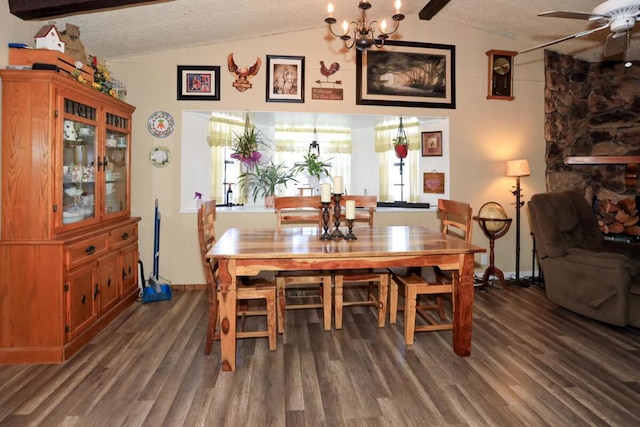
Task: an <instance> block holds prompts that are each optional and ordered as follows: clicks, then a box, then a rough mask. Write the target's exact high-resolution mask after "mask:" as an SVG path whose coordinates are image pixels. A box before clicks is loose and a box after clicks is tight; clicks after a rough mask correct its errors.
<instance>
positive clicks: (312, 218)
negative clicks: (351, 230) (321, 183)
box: [274, 196, 331, 333]
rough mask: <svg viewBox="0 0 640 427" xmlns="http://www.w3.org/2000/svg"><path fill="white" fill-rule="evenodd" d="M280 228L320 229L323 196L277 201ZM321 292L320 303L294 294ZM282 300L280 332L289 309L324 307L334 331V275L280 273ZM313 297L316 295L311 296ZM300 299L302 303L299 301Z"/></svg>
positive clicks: (325, 318)
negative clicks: (304, 227)
mask: <svg viewBox="0 0 640 427" xmlns="http://www.w3.org/2000/svg"><path fill="white" fill-rule="evenodd" d="M274 208H275V213H276V223H277V229H278V230H280V229H281V228H282V227H283V226H291V225H294V226H295V225H297V226H312V227H317V228H318V229H320V226H321V224H322V210H321V209H320V196H280V197H276V198H275V200H274ZM309 289H311V290H317V293H318V295H317V297H318V298H319V299H320V302H309V298H307V296H306V295H305V296H303V297H302V298H294V297H293V296H292V295H291V294H292V292H293V291H296V292H300V291H302V292H304V291H306V290H309ZM276 291H277V297H278V309H277V312H278V332H280V333H284V330H285V312H286V310H302V309H317V308H322V317H323V326H324V329H325V330H326V331H329V330H331V272H330V271H324V270H315V271H279V272H277V273H276ZM311 298H313V296H312V297H311ZM296 300H299V301H298V302H296Z"/></svg>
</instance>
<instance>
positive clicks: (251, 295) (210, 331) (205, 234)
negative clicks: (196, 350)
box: [198, 200, 276, 354]
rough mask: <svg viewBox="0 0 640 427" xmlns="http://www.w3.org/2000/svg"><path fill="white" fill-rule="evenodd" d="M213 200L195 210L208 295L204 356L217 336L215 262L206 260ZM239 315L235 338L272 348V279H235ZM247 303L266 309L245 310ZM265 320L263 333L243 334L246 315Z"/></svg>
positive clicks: (211, 233)
mask: <svg viewBox="0 0 640 427" xmlns="http://www.w3.org/2000/svg"><path fill="white" fill-rule="evenodd" d="M215 216H216V202H215V200H211V201H207V202H203V203H202V206H201V207H200V209H199V210H198V237H199V241H200V255H201V257H202V264H203V267H204V274H205V277H206V279H207V290H208V292H209V322H208V326H207V338H206V342H205V346H204V354H210V353H211V348H212V347H213V341H214V340H215V339H217V338H219V337H220V334H219V333H217V332H216V330H217V326H218V320H219V319H218V299H219V293H218V263H217V261H216V260H215V259H210V258H207V252H208V251H209V249H211V247H212V246H213V245H214V244H215V242H216V234H215V225H214V223H215ZM236 297H237V299H238V303H239V304H238V307H239V308H238V310H237V313H238V315H239V316H242V319H243V320H242V322H240V324H241V330H240V331H239V332H237V337H238V338H258V337H267V338H269V349H270V350H271V351H273V350H275V349H276V287H275V286H274V284H273V280H271V281H269V280H267V279H265V278H264V277H259V276H256V277H251V278H249V277H238V278H237V287H236ZM247 300H264V301H265V304H266V310H254V309H249V304H248V303H247ZM265 315H266V317H267V330H266V331H244V323H245V322H244V320H245V319H246V316H265Z"/></svg>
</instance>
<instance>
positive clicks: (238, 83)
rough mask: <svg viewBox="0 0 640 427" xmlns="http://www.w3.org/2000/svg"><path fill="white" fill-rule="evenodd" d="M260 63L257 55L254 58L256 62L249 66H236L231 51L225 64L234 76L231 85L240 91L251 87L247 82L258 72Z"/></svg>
mask: <svg viewBox="0 0 640 427" xmlns="http://www.w3.org/2000/svg"><path fill="white" fill-rule="evenodd" d="M261 65H262V61H261V60H260V57H258V58H256V63H255V64H253V65H252V66H251V67H249V68H247V67H246V66H243V67H238V65H237V64H236V62H235V61H234V60H233V53H230V54H229V56H228V57H227V66H228V68H229V72H230V73H231V74H233V75H234V76H235V77H236V80H235V81H234V82H233V87H235V88H236V89H238V90H239V91H240V92H244V91H245V90H247V89H251V87H252V85H251V83H249V80H250V79H252V78H254V77H255V76H256V75H257V74H258V71H260V66H261Z"/></svg>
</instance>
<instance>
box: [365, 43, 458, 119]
mask: <svg viewBox="0 0 640 427" xmlns="http://www.w3.org/2000/svg"><path fill="white" fill-rule="evenodd" d="M455 56H456V50H455V46H453V45H444V44H433V43H418V42H402V41H395V40H387V41H386V42H385V43H384V47H383V48H381V49H369V50H368V51H367V52H366V53H364V54H363V52H361V51H359V50H357V51H356V104H360V105H392V106H398V107H426V108H456V84H455V75H456V74H455V68H456V67H455Z"/></svg>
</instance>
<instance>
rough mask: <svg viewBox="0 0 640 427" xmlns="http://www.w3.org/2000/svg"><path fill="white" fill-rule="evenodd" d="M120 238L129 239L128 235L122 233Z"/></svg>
mask: <svg viewBox="0 0 640 427" xmlns="http://www.w3.org/2000/svg"><path fill="white" fill-rule="evenodd" d="M120 238H121V239H122V240H127V239H128V238H129V233H122V236H120Z"/></svg>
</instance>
